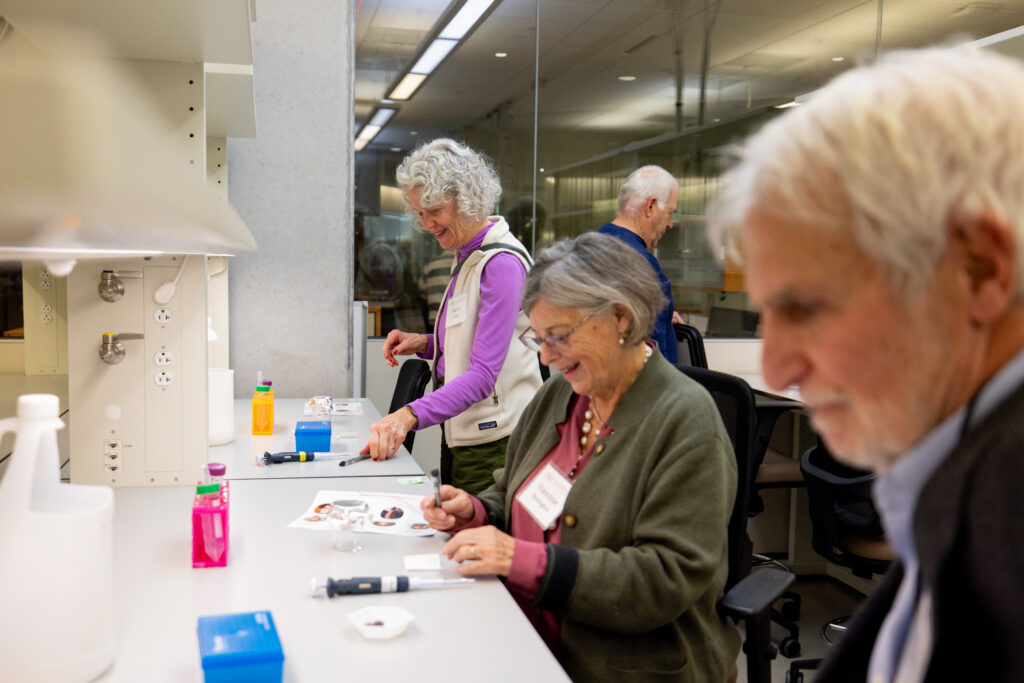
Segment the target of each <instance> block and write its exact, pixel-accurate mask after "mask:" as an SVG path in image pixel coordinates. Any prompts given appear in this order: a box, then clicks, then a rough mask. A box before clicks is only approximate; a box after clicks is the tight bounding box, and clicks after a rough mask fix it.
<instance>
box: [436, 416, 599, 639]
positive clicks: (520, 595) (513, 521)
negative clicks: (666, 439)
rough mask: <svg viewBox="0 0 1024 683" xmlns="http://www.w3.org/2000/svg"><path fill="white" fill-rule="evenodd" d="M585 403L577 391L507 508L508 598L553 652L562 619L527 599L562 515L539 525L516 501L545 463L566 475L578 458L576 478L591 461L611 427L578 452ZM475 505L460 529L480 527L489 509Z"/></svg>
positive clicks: (559, 533) (541, 574)
mask: <svg viewBox="0 0 1024 683" xmlns="http://www.w3.org/2000/svg"><path fill="white" fill-rule="evenodd" d="M589 406H590V398H589V397H587V396H577V397H575V398H574V399H573V406H572V409H571V410H570V412H569V419H568V420H566V421H565V422H562V423H559V424H558V425H556V426H557V428H558V435H559V437H560V439H559V441H558V443H557V444H555V446H554V448H552V449H551V451H550V452H549V453H548V454H547V456H545V458H544V459H543V460H542V461H541V462H540V464H539V465H537V468H536V469H535V470H534V471H533V473H532V474H531V475H530V476H529V477H527V478H526V480H525V481H524V482H523V484H522V486H520V487H519V490H518V491H517V492H516V496H515V497H514V498H513V501H512V510H511V513H510V528H509V531H510V532H511V535H512V537H513V538H514V539H515V540H516V546H515V553H514V554H513V555H512V567H511V569H510V570H509V575H508V580H507V581H506V584H505V585H506V586H508V589H509V591H510V592H511V593H512V597H514V598H515V600H516V602H517V603H518V604H519V607H520V608H521V609H522V610H523V612H524V613H525V614H526V617H527V618H528V619H529V620H530V622H531V623H532V624H533V626H534V628H536V629H537V632H538V633H539V634H540V636H541V637H542V638H543V639H544V642H545V643H547V646H548V648H549V649H550V650H551V651H552V652H553V653H554V654H555V655H556V656H557V654H558V641H559V639H560V637H561V631H562V622H561V619H560V618H559V617H558V616H557V615H555V614H554V613H553V612H549V611H547V610H542V609H540V608H537V607H534V606H533V605H532V604H530V603H531V602H532V601H533V600H534V598H536V596H537V590H538V588H539V587H540V582H541V579H543V578H544V571H545V570H546V569H547V564H548V556H547V547H546V544H548V543H555V544H557V543H558V542H559V541H561V538H562V518H561V517H559V518H558V519H557V520H556V521H555V526H554V528H553V529H542V528H540V526H538V524H537V522H536V521H535V520H534V519H533V517H532V516H531V515H530V513H529V512H527V511H526V508H524V507H523V506H522V505H521V504H520V503H519V493H520V492H522V491H523V490H524V489H525V488H526V487H527V486H528V485H529V484H530V482H531V481H533V479H534V477H536V476H537V475H538V474H539V473H540V472H541V471H542V470H543V469H544V468H545V467H547V465H548V463H551V464H552V465H553V466H554V468H555V469H556V470H558V471H559V472H561V473H562V474H564V475H566V476H567V477H568V475H569V472H570V471H571V470H572V468H573V466H574V465H576V462H577V461H579V467H578V468H577V472H576V480H578V479H579V477H580V475H581V474H582V472H583V468H584V467H586V465H587V463H588V462H589V461H590V457H591V454H592V453H593V451H594V444H595V443H596V442H597V436H601V437H607V436H609V435H610V434H612V432H613V431H614V430H612V428H611V427H610V426H608V424H605V425H604V426H602V427H601V431H600V432H599V433H598V435H597V436H591V438H590V439H588V443H587V450H586V452H584V453H582V454H581V453H580V435H581V434H582V433H583V432H582V429H581V427H582V426H583V422H584V413H586V411H587V408H588V407H589ZM581 456H582V457H581ZM473 508H474V511H475V514H474V517H473V520H472V521H471V522H470V523H468V524H466V525H465V526H464V527H461V528H469V527H476V526H483V525H484V524H486V523H487V513H486V512H485V510H484V506H483V504H482V503H480V501H479V500H478V499H477V498H473ZM455 531H457V529H453V530H452V533H454V532H455Z"/></svg>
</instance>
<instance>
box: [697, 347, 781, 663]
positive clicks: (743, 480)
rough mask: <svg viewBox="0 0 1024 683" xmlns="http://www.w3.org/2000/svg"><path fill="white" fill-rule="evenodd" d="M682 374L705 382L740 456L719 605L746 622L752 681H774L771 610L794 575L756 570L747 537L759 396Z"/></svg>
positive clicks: (736, 382)
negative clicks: (725, 569) (772, 673)
mask: <svg viewBox="0 0 1024 683" xmlns="http://www.w3.org/2000/svg"><path fill="white" fill-rule="evenodd" d="M679 370H680V372H682V373H683V374H685V375H686V376H688V377H690V378H691V379H693V380H695V381H697V382H698V383H700V384H701V385H702V386H703V387H704V388H705V389H706V390H707V391H708V393H709V394H711V398H712V399H713V400H714V401H715V405H716V406H717V407H718V412H719V414H720V415H721V417H722V422H723V423H724V425H725V429H726V431H727V432H728V433H729V439H730V441H731V442H732V447H733V451H734V453H735V456H736V474H737V476H736V482H737V489H736V502H735V503H734V504H733V510H732V515H731V516H730V518H729V549H728V554H729V572H728V576H727V578H726V583H725V596H724V597H723V598H722V601H721V603H719V607H720V609H721V610H722V611H723V613H724V614H726V615H728V616H730V617H732V618H734V619H737V620H739V619H743V620H744V621H745V623H746V638H745V642H744V644H743V651H744V653H746V656H747V681H748V682H749V683H768V682H769V681H771V661H772V660H773V659H774V658H775V655H776V652H777V651H776V648H775V646H773V645H772V643H771V606H772V603H774V602H775V601H776V600H778V599H779V598H780V597H781V596H782V595H783V593H784V592H785V591H786V589H787V588H789V586H790V584H792V582H793V578H794V577H793V575H792V574H791V573H789V572H786V571H781V570H778V569H772V568H765V569H760V570H758V571H756V572H751V567H750V560H751V555H752V550H753V543H752V542H751V540H750V537H749V536H748V535H747V517H748V513H749V506H750V500H751V496H752V495H753V483H754V471H755V468H754V461H753V458H752V453H753V446H754V443H755V438H756V436H755V435H756V424H757V419H756V408H755V406H754V392H753V390H752V389H751V388H750V385H748V384H747V383H746V382H745V381H743V380H742V379H741V378H739V377H735V376H733V375H728V374H726V373H723V372H716V371H714V370H708V369H707V368H698V367H692V366H691V367H680V368H679Z"/></svg>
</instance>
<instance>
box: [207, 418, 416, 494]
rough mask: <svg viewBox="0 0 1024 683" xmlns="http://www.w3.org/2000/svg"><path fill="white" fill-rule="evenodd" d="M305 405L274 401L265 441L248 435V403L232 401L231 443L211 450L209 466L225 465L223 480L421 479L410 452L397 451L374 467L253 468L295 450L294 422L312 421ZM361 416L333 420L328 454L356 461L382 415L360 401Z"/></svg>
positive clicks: (283, 465)
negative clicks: (344, 454) (265, 455)
mask: <svg viewBox="0 0 1024 683" xmlns="http://www.w3.org/2000/svg"><path fill="white" fill-rule="evenodd" d="M305 403H306V402H305V400H304V399H300V398H284V399H281V398H279V399H277V400H275V401H274V433H273V434H272V435H267V436H253V434H252V403H251V401H250V400H249V399H247V398H246V399H235V439H234V441H232V442H231V443H229V444H225V445H223V446H213V447H211V448H210V450H209V456H208V457H209V461H210V462H222V463H224V464H225V465H226V466H227V478H228V479H231V480H235V479H291V478H293V477H366V476H375V477H402V476H415V475H420V474H423V470H422V469H421V468H420V466H419V465H417V464H416V461H415V460H413V457H412V456H411V455H410V454H409V451H407V450H405V448H404V447H401V448H399V449H398V452H397V453H396V454H395V456H394V457H393V458H389V459H388V460H381V461H379V462H374V461H372V460H363V461H362V462H357V463H355V464H354V465H349V466H347V467H338V461H337V460H323V461H317V460H314V461H313V462H287V463H280V464H277V465H266V466H263V465H257V464H256V463H257V462H258V461H259V459H260V458H262V457H263V453H264V452H266V451H270V452H271V453H277V452H279V451H294V450H295V423H296V422H298V421H300V420H312V419H314V418H312V417H310V416H304V415H303V414H302V409H303V406H304V405H305ZM362 406H363V414H362V415H335V416H334V417H332V418H331V450H332V451H347V452H349V453H351V454H352V456H351V457H355V456H356V455H358V454H359V450H360V449H361V448H362V447H363V446H364V445H365V444H366V442H367V441H368V440H369V438H370V426H371V425H372V424H373V423H374V422H376V421H378V420H380V418H381V415H380V413H379V412H378V411H377V409H376V408H375V407H374V405H373V404H372V403H370V401H363V402H362Z"/></svg>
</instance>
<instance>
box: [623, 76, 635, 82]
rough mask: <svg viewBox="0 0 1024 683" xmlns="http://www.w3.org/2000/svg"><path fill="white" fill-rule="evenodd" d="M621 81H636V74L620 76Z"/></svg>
mask: <svg viewBox="0 0 1024 683" xmlns="http://www.w3.org/2000/svg"><path fill="white" fill-rule="evenodd" d="M619 80H620V81H627V82H628V81H635V80H636V76H619Z"/></svg>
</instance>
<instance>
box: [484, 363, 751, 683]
mask: <svg viewBox="0 0 1024 683" xmlns="http://www.w3.org/2000/svg"><path fill="white" fill-rule="evenodd" d="M572 397H573V392H572V387H571V386H570V385H569V383H568V382H566V381H565V380H564V379H563V378H562V377H560V376H559V377H552V378H551V379H550V380H548V382H546V383H545V385H544V386H543V387H542V388H541V390H540V392H538V394H537V396H536V397H535V398H534V400H533V401H532V402H531V403H530V404H529V405H528V406H527V408H526V410H525V411H524V412H523V415H522V417H521V418H520V420H519V424H518V425H517V426H516V429H515V431H514V432H513V433H512V436H511V438H510V440H509V447H508V456H507V459H506V466H505V468H503V469H500V470H498V471H497V472H495V478H496V483H495V485H494V486H492V487H490V488H489V489H487V490H486V491H484V492H482V493H481V494H480V499H481V501H482V502H483V503H484V505H485V507H486V508H487V510H488V514H489V516H490V520H491V523H492V524H494V525H495V526H497V527H498V528H500V529H504V530H505V531H506V532H507V531H508V515H507V511H508V510H509V509H510V507H511V504H512V497H513V496H514V495H515V492H516V491H517V490H518V489H519V487H520V486H521V485H522V483H523V481H524V480H525V479H526V478H527V477H528V476H529V475H530V473H531V472H533V471H534V469H536V467H537V465H538V464H539V463H540V462H541V461H542V460H543V459H544V457H545V456H546V455H547V454H548V452H549V451H550V450H551V449H552V447H554V446H555V444H556V443H557V442H558V439H559V437H558V431H557V429H556V424H558V423H560V422H564V421H565V420H566V418H567V416H568V413H569V406H570V403H571V399H572ZM607 419H608V422H609V423H610V424H611V425H612V427H613V428H614V430H615V432H614V434H612V435H611V436H610V437H607V438H603V439H601V440H599V441H598V442H597V444H596V445H595V446H594V456H593V457H592V458H591V460H590V462H589V463H588V464H587V466H586V467H585V468H584V469H583V471H582V472H581V473H580V476H579V477H578V478H577V480H576V483H575V484H574V485H573V487H572V490H571V491H570V493H569V497H568V499H567V500H566V503H565V508H564V510H563V512H562V519H561V527H562V530H561V543H560V544H559V545H548V563H547V571H546V573H545V575H544V577H543V579H542V582H541V586H540V589H539V594H538V597H537V600H536V601H535V604H536V605H537V606H538V607H541V608H544V609H548V610H551V611H553V612H555V613H556V614H558V615H559V616H560V617H561V618H562V631H561V635H562V638H561V643H560V648H559V652H558V656H559V661H560V662H561V663H562V666H564V667H565V670H566V671H567V672H568V673H569V675H570V676H571V677H572V678H573V679H574V680H576V681H616V682H617V683H619V682H623V681H693V682H694V683H715V682H717V681H723V680H725V679H726V677H727V676H728V674H729V672H731V671H732V667H733V665H734V663H735V661H736V656H737V654H738V651H739V637H738V635H737V632H736V628H735V627H734V626H733V625H732V624H731V623H729V622H727V621H726V620H725V619H723V618H721V617H720V616H719V615H718V613H717V612H716V610H715V604H716V603H717V602H718V600H719V598H720V597H721V595H722V587H723V586H724V584H725V577H726V569H727V560H726V545H727V538H726V537H727V526H728V523H729V515H730V513H731V511H732V504H733V499H734V498H735V495H736V463H735V458H734V457H733V454H732V449H731V446H730V443H729V437H728V435H727V433H726V431H725V428H724V427H723V426H722V422H721V419H720V418H719V415H718V411H717V409H716V408H715V404H714V403H713V402H712V400H711V397H710V396H708V395H707V393H706V392H705V391H704V390H703V389H702V388H701V387H700V386H699V385H697V384H696V383H695V382H693V381H691V380H690V379H689V378H687V377H685V376H684V375H683V374H682V373H680V372H679V371H678V370H677V369H676V368H675V367H674V366H672V365H671V364H669V363H668V362H667V361H666V360H665V359H664V358H663V357H662V356H661V354H659V353H655V354H654V355H653V356H652V357H651V359H650V361H649V362H648V363H647V365H646V366H644V369H643V370H642V371H641V373H640V375H639V376H638V377H637V379H636V381H634V382H633V385H632V386H631V387H630V388H629V389H628V390H627V391H626V393H625V395H623V397H622V399H621V400H620V401H619V403H618V405H617V406H616V407H615V411H614V413H612V415H610V416H608V418H607Z"/></svg>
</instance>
